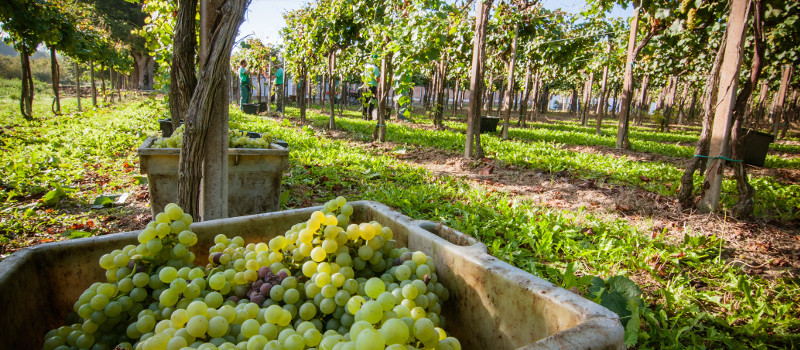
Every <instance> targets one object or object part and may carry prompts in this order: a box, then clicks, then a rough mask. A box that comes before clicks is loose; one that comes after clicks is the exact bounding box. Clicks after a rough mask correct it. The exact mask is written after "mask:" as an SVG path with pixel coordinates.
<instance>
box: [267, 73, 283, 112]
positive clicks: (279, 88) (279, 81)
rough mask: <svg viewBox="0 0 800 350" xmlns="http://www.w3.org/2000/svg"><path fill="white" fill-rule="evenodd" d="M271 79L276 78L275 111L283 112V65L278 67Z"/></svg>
mask: <svg viewBox="0 0 800 350" xmlns="http://www.w3.org/2000/svg"><path fill="white" fill-rule="evenodd" d="M270 79H275V84H273V85H274V86H275V95H276V98H275V111H276V112H279V113H280V112H283V67H280V66H279V67H278V69H277V70H276V71H275V73H274V74H272V76H270Z"/></svg>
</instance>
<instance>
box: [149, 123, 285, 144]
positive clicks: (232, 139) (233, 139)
mask: <svg viewBox="0 0 800 350" xmlns="http://www.w3.org/2000/svg"><path fill="white" fill-rule="evenodd" d="M185 130H186V128H185V125H183V124H181V126H179V127H178V128H177V129H176V130H175V131H174V132H173V133H172V136H170V137H168V138H161V139H157V140H155V141H154V142H153V145H152V146H151V147H152V148H180V147H181V144H182V143H183V134H184V131H185ZM272 142H273V139H272V137H270V136H269V135H266V134H262V135H261V136H260V137H248V136H247V132H245V131H240V130H236V129H228V147H229V148H260V149H268V148H269V146H270V144H271V143H272Z"/></svg>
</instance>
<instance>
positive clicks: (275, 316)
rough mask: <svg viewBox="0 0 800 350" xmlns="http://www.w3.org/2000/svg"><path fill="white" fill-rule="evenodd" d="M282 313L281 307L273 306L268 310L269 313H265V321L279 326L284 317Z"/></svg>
mask: <svg viewBox="0 0 800 350" xmlns="http://www.w3.org/2000/svg"><path fill="white" fill-rule="evenodd" d="M282 311H283V309H281V307H280V306H278V305H272V306H270V307H268V308H267V311H266V312H265V313H264V319H265V320H266V321H267V322H269V323H272V324H278V321H280V319H281V316H282Z"/></svg>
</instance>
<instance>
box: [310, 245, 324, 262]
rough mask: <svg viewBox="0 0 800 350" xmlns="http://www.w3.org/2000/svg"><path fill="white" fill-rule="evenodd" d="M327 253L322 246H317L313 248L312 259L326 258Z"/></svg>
mask: <svg viewBox="0 0 800 350" xmlns="http://www.w3.org/2000/svg"><path fill="white" fill-rule="evenodd" d="M325 255H326V254H325V249H323V248H322V247H316V248H314V249H312V250H311V259H313V260H314V261H316V262H320V261H322V260H325Z"/></svg>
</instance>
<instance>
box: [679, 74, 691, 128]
mask: <svg viewBox="0 0 800 350" xmlns="http://www.w3.org/2000/svg"><path fill="white" fill-rule="evenodd" d="M689 85H691V82H686V83H685V84H684V85H683V92H681V102H680V105H679V106H678V124H679V125H680V124H683V117H684V115H685V114H686V113H685V112H684V110H683V106H684V105H685V104H686V97H688V96H689Z"/></svg>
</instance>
